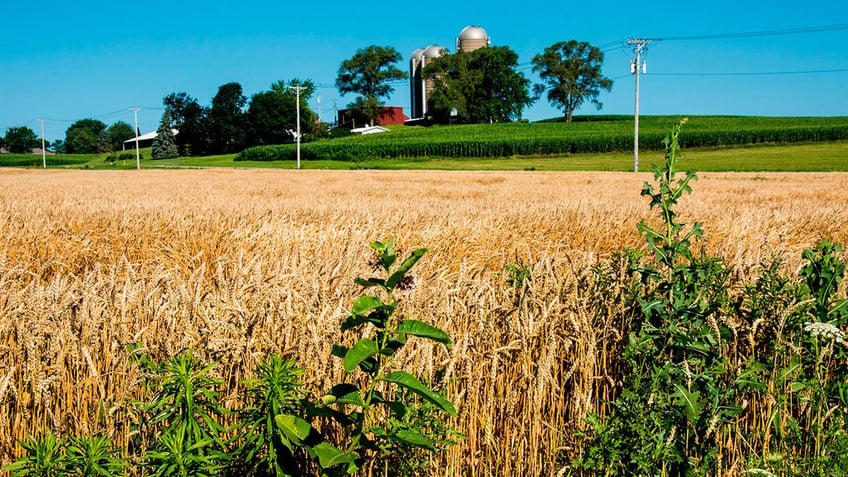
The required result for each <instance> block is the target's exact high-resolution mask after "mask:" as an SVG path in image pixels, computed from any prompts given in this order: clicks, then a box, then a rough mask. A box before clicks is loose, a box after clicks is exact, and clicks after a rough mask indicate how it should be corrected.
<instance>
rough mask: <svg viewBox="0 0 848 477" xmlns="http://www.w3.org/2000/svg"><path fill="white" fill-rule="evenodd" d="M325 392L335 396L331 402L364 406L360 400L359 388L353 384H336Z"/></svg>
mask: <svg viewBox="0 0 848 477" xmlns="http://www.w3.org/2000/svg"><path fill="white" fill-rule="evenodd" d="M327 394H328V395H330V396H333V397H334V398H335V399H334V400H333V401H332V402H333V403H338V404H354V405H356V406H360V407H363V406H365V403H363V402H362V397H361V396H360V395H359V388H358V387H357V386H356V385H355V384H350V383H342V384H337V385H335V386H333V387H332V388H330V391H329V392H328V393H327ZM328 404H329V403H328Z"/></svg>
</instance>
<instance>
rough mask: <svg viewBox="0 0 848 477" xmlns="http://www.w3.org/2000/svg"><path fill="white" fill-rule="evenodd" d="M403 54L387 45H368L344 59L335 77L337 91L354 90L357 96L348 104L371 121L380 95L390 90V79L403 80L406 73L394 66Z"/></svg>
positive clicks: (384, 94)
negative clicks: (356, 98) (359, 96)
mask: <svg viewBox="0 0 848 477" xmlns="http://www.w3.org/2000/svg"><path fill="white" fill-rule="evenodd" d="M402 58H403V57H402V56H401V54H400V53H399V52H398V51H397V50H396V49H394V48H392V47H389V46H375V45H371V46H369V47H367V48H361V49H359V50H357V51H356V54H354V55H353V57H352V58H350V59H347V60H344V61H343V62H342V64H341V66H340V67H339V73H338V76H337V77H336V87H337V88H338V89H339V93H341V94H342V95H345V94H347V93H356V94H359V95H361V98H360V99H358V100H357V101H355V102H354V103H351V104H350V105H349V107H350V108H351V109H353V110H354V111H355V112H358V113H361V114H363V115H364V116H365V117H367V118H368V119H369V121H371V122H372V124H373V123H374V121H375V120H376V118H377V117H378V116H379V114H380V108H381V107H382V106H383V103H382V100H381V99H382V98H385V97H386V96H388V95H389V94H391V93H392V92H393V91H394V88H393V87H392V85H391V82H392V81H395V80H402V79H406V77H407V76H406V73H405V72H403V71H402V70H400V69H399V68H397V67H396V66H395V63H397V62H398V61H400V60H401V59H402Z"/></svg>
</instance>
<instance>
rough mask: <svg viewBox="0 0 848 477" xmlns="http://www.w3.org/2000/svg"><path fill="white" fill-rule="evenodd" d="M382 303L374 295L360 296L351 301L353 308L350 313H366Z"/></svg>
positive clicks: (361, 314) (362, 314)
mask: <svg viewBox="0 0 848 477" xmlns="http://www.w3.org/2000/svg"><path fill="white" fill-rule="evenodd" d="M382 305H383V302H382V301H380V299H379V298H377V297H376V296H361V297H359V298H357V299H356V301H355V302H353V308H352V309H351V314H353V315H357V316H364V315H367V314H368V313H369V312H371V310H373V309H375V308H378V307H380V306H382Z"/></svg>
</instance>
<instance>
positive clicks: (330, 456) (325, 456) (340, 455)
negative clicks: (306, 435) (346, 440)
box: [312, 442, 356, 469]
mask: <svg viewBox="0 0 848 477" xmlns="http://www.w3.org/2000/svg"><path fill="white" fill-rule="evenodd" d="M312 449H313V450H314V451H315V455H317V456H318V463H319V464H321V468H323V469H329V468H330V467H335V466H337V465H342V464H352V463H353V461H354V460H356V456H355V455H354V454H352V453H349V452H344V451H342V450H340V449H338V448H337V447H335V446H333V445H331V444H328V443H326V442H322V443H320V444H318V445H316V446H315V447H313V448H312Z"/></svg>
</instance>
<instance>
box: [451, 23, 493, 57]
mask: <svg viewBox="0 0 848 477" xmlns="http://www.w3.org/2000/svg"><path fill="white" fill-rule="evenodd" d="M491 43H492V40H491V39H490V38H489V34H488V33H486V30H484V29H483V28H482V27H479V26H477V25H469V26H467V27H465V28H463V29H462V31H461V32H459V37H457V39H456V50H457V51H465V52H468V51H474V50H477V49H480V48H484V47H487V46H489V45H490V44H491Z"/></svg>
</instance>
